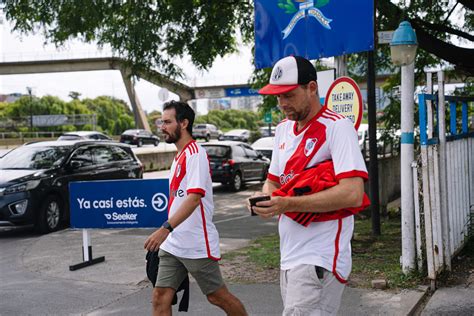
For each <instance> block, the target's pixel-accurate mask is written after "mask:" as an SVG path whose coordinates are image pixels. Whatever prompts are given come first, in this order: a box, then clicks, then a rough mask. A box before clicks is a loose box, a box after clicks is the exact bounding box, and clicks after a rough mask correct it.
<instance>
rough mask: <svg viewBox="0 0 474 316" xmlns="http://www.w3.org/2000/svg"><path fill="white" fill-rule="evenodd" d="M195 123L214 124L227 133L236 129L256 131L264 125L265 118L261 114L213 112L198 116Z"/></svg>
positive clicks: (233, 111) (226, 111)
mask: <svg viewBox="0 0 474 316" xmlns="http://www.w3.org/2000/svg"><path fill="white" fill-rule="evenodd" d="M195 123H209V124H214V125H216V126H217V128H219V129H221V130H223V131H226V130H230V129H235V128H243V129H248V130H253V131H254V130H256V129H257V128H258V127H259V126H262V125H263V117H262V115H260V114H259V113H255V112H251V111H237V110H225V111H219V110H212V111H209V112H208V113H207V114H206V115H201V116H198V117H197V118H196V120H195Z"/></svg>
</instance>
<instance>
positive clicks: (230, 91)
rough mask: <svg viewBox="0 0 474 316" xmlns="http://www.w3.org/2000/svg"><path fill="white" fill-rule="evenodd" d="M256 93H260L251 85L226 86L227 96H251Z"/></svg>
mask: <svg viewBox="0 0 474 316" xmlns="http://www.w3.org/2000/svg"><path fill="white" fill-rule="evenodd" d="M254 95H259V94H258V90H257V89H252V88H250V87H241V88H226V89H225V96H226V97H251V96H254Z"/></svg>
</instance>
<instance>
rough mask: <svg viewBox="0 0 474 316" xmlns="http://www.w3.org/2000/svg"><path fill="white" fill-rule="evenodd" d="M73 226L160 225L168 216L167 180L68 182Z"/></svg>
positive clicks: (134, 226) (138, 226) (125, 226)
mask: <svg viewBox="0 0 474 316" xmlns="http://www.w3.org/2000/svg"><path fill="white" fill-rule="evenodd" d="M69 192H70V193H69V202H70V210H71V227H72V228H145V227H160V226H161V225H162V224H163V222H164V221H166V220H167V219H168V197H169V182H168V179H132V180H109V181H84V182H71V183H70V184H69Z"/></svg>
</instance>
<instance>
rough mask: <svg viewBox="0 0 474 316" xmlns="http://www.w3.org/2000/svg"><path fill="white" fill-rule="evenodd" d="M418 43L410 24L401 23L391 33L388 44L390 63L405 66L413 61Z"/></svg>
mask: <svg viewBox="0 0 474 316" xmlns="http://www.w3.org/2000/svg"><path fill="white" fill-rule="evenodd" d="M417 48H418V41H417V40H416V34H415V31H414V30H413V28H412V27H411V24H410V22H407V21H403V22H402V23H400V25H399V26H398V28H397V29H396V30H395V32H394V33H393V37H392V41H391V42H390V55H391V57H392V63H394V64H395V65H397V66H406V65H409V64H411V63H413V62H414V61H415V55H416V49H417Z"/></svg>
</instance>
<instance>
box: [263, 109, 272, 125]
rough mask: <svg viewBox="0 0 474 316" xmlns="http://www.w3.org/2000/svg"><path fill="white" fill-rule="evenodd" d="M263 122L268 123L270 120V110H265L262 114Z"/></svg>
mask: <svg viewBox="0 0 474 316" xmlns="http://www.w3.org/2000/svg"><path fill="white" fill-rule="evenodd" d="M263 122H264V123H268V124H270V123H271V122H272V111H268V112H265V115H264V116H263Z"/></svg>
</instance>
